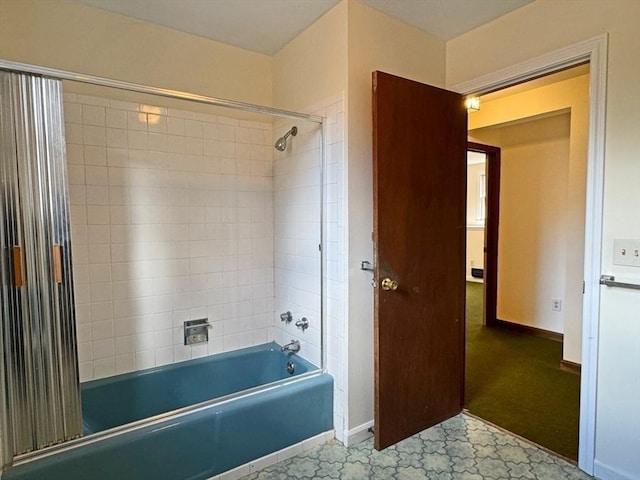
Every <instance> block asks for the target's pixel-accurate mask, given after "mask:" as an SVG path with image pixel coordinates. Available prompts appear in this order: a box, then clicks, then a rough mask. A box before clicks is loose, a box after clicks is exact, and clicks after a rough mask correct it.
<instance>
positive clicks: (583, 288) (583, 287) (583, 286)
mask: <svg viewBox="0 0 640 480" xmlns="http://www.w3.org/2000/svg"><path fill="white" fill-rule="evenodd" d="M584 291H585V285H584V280H583V281H582V294H583V295H584Z"/></svg>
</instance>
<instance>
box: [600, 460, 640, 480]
mask: <svg viewBox="0 0 640 480" xmlns="http://www.w3.org/2000/svg"><path fill="white" fill-rule="evenodd" d="M593 476H594V477H596V478H599V479H601V480H640V476H639V475H638V474H637V473H635V474H633V473H628V472H622V471H620V470H617V469H615V468H613V467H611V466H609V465H606V464H604V463H602V462H600V461H599V460H595V461H594V462H593Z"/></svg>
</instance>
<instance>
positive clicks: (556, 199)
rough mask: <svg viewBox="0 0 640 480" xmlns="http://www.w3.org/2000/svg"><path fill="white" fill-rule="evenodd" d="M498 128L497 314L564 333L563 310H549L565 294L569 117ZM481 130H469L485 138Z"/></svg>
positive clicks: (557, 117) (525, 323) (509, 320)
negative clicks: (499, 166)
mask: <svg viewBox="0 0 640 480" xmlns="http://www.w3.org/2000/svg"><path fill="white" fill-rule="evenodd" d="M496 129H497V130H498V131H499V132H500V139H501V140H500V143H499V145H498V146H500V147H501V172H500V219H499V235H498V238H499V241H498V302H497V303H498V304H497V316H498V318H499V319H501V320H505V321H508V322H513V323H519V324H522V325H527V326H531V327H535V328H539V329H542V330H549V331H552V332H557V333H563V331H564V323H565V322H564V312H563V311H560V312H557V311H552V309H551V300H552V299H555V298H557V299H560V300H562V301H564V300H565V276H566V271H565V264H566V250H567V249H568V248H570V246H569V245H567V243H568V242H567V234H568V232H567V217H568V214H567V191H568V170H569V130H570V116H569V115H568V114H564V115H556V116H553V117H548V118H544V119H539V120H531V121H528V122H522V123H518V124H516V125H511V126H505V127H498V128H496ZM483 130H484V129H481V130H472V131H471V132H470V134H471V135H472V136H473V137H476V138H480V139H481V140H482V139H483ZM492 130H495V129H492ZM492 133H493V132H492ZM565 303H566V302H565Z"/></svg>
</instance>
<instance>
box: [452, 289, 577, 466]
mask: <svg viewBox="0 0 640 480" xmlns="http://www.w3.org/2000/svg"><path fill="white" fill-rule="evenodd" d="M482 289H483V285H482V284H481V283H471V282H469V283H467V350H466V384H465V387H466V388H465V406H466V408H467V409H468V410H469V411H470V412H471V413H473V414H474V415H477V416H478V417H481V418H483V419H485V420H488V421H490V422H492V423H494V424H496V425H498V426H500V427H502V428H505V429H506V430H509V431H511V432H513V433H516V434H518V435H520V436H522V437H524V438H526V439H529V440H531V441H533V442H535V443H537V444H539V445H542V446H544V447H546V448H549V449H550V450H552V451H554V452H557V453H559V454H561V455H563V456H565V457H567V458H570V459H573V460H576V459H577V456H578V412H579V410H578V409H579V397H580V377H579V376H578V375H575V374H572V373H567V372H564V371H562V370H560V360H561V359H562V343H560V342H557V341H554V340H549V339H546V338H540V337H537V336H533V335H530V334H525V333H519V332H514V331H512V330H510V329H504V328H500V327H493V328H487V327H485V326H483V325H482Z"/></svg>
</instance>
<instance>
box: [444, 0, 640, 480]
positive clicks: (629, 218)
mask: <svg viewBox="0 0 640 480" xmlns="http://www.w3.org/2000/svg"><path fill="white" fill-rule="evenodd" d="M639 19H640V3H638V2H636V1H635V0H614V1H609V2H601V1H598V0H583V1H580V2H557V1H555V0H537V1H536V2H533V3H532V4H529V5H527V6H525V7H523V8H521V9H518V10H516V11H514V12H511V13H510V14H508V15H505V16H504V17H502V18H500V19H497V20H495V21H494V22H491V23H489V24H488V25H485V26H483V27H480V28H477V29H475V30H473V31H471V32H469V33H467V34H465V35H462V36H460V37H458V38H456V39H454V40H451V41H450V42H448V44H447V84H448V85H455V84H458V83H461V82H463V81H467V80H472V79H474V78H478V77H479V76H481V75H483V74H486V73H490V72H494V71H497V70H500V69H501V68H506V67H508V66H510V65H515V64H517V63H520V62H523V61H525V60H527V59H530V58H534V57H536V56H539V55H541V54H544V53H547V52H551V51H554V50H557V49H559V48H562V47H566V46H568V45H571V44H574V43H577V42H579V41H582V40H585V39H587V38H590V37H593V36H595V35H599V34H603V33H608V34H609V55H608V68H607V70H608V74H607V109H606V143H605V189H604V218H603V227H604V232H603V257H602V272H603V273H610V274H614V275H616V277H617V278H618V279H620V280H622V281H629V282H635V283H640V269H637V268H633V267H619V266H615V265H613V263H612V252H613V239H614V238H640V221H638V218H640V163H639V162H638V161H637V152H638V151H640V137H639V136H638V129H639V125H640V62H638V57H639V56H640V35H638V30H637V24H638V20H639ZM639 317H640V296H638V295H637V293H636V292H634V291H631V290H618V289H607V288H605V287H602V288H601V311H600V320H599V324H600V329H599V352H598V384H597V412H596V428H595V432H596V451H595V455H596V476H598V477H600V478H608V479H614V478H615V479H638V478H640V455H639V454H638V447H637V445H638V444H640V416H638V415H634V414H633V413H630V412H634V411H635V410H636V409H637V405H638V404H640V376H638V371H640V342H639V341H638V339H640V322H638V318H639Z"/></svg>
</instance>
